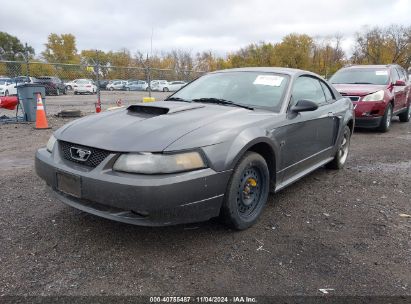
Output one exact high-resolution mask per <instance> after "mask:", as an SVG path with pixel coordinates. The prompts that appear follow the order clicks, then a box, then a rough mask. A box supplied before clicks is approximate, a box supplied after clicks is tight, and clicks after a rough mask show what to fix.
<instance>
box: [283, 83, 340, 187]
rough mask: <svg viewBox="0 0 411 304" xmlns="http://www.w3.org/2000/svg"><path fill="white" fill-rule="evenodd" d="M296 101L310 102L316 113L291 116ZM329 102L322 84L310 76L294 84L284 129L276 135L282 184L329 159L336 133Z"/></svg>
mask: <svg viewBox="0 0 411 304" xmlns="http://www.w3.org/2000/svg"><path fill="white" fill-rule="evenodd" d="M299 100H310V101H313V102H315V103H316V104H317V105H318V109H317V110H315V111H309V112H299V113H295V112H293V111H292V110H291V109H292V107H293V106H294V105H295V104H296V103H297V102H298V101H299ZM333 100H334V96H333V94H332V92H331V90H330V89H329V88H328V85H326V84H325V83H324V82H322V80H320V79H318V78H316V77H314V76H311V75H303V76H300V77H298V78H297V79H296V80H295V82H294V84H293V87H292V96H291V100H290V104H289V110H288V113H287V125H286V126H284V127H283V128H281V129H282V130H281V134H280V137H281V139H280V146H281V173H282V175H281V177H282V180H283V181H286V180H287V179H291V178H292V177H294V176H296V175H297V174H299V173H301V172H302V171H304V170H309V169H310V168H312V167H314V166H316V165H318V164H319V163H321V162H323V161H325V160H327V159H328V158H330V157H331V150H332V148H333V146H334V143H335V139H336V134H337V130H338V119H337V116H336V114H337V113H334V112H333V108H334V106H333Z"/></svg>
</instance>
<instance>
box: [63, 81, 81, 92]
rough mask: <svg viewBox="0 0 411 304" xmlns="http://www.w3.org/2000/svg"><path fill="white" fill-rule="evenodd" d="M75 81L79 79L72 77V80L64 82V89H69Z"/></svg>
mask: <svg viewBox="0 0 411 304" xmlns="http://www.w3.org/2000/svg"><path fill="white" fill-rule="evenodd" d="M77 81H79V79H74V80H72V81H69V82H65V83H64V85H65V86H66V89H67V90H68V91H71V90H72V89H73V88H74V85H75V84H76V83H77Z"/></svg>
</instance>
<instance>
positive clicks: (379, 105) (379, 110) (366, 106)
mask: <svg viewBox="0 0 411 304" xmlns="http://www.w3.org/2000/svg"><path fill="white" fill-rule="evenodd" d="M353 104H354V107H355V126H356V127H358V128H378V127H379V126H380V124H381V120H382V117H383V116H384V113H385V109H386V103H385V102H384V101H376V102H372V101H371V102H369V101H367V102H361V101H360V102H353Z"/></svg>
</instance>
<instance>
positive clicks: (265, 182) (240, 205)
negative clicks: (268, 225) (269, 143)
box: [221, 152, 270, 230]
mask: <svg viewBox="0 0 411 304" xmlns="http://www.w3.org/2000/svg"><path fill="white" fill-rule="evenodd" d="M269 185H270V174H269V171H268V166H267V163H266V161H265V159H264V158H263V157H262V156H261V155H260V154H257V153H255V152H247V153H246V154H245V155H244V156H243V157H242V159H241V160H240V161H239V162H238V164H237V165H236V167H235V169H234V172H233V175H232V176H231V179H230V182H229V183H228V186H227V190H226V193H225V196H224V202H223V206H222V209H221V217H222V219H223V220H224V221H225V223H226V224H227V225H229V226H230V227H232V228H234V229H238V230H243V229H246V228H249V227H250V226H252V225H253V224H254V223H255V222H256V221H257V220H258V218H259V217H260V215H261V212H262V210H263V208H264V205H265V204H266V202H267V199H268V192H269Z"/></svg>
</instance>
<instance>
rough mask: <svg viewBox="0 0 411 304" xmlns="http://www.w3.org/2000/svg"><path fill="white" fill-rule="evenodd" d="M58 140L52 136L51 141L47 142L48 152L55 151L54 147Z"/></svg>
mask: <svg viewBox="0 0 411 304" xmlns="http://www.w3.org/2000/svg"><path fill="white" fill-rule="evenodd" d="M56 141H57V139H56V138H55V137H54V135H51V137H50V139H49V141H48V142H47V148H46V149H47V151H49V152H50V153H51V152H52V151H53V147H54V145H55V144H56Z"/></svg>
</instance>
